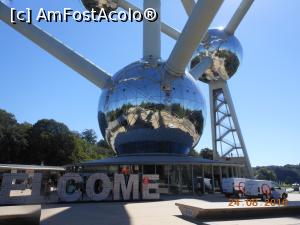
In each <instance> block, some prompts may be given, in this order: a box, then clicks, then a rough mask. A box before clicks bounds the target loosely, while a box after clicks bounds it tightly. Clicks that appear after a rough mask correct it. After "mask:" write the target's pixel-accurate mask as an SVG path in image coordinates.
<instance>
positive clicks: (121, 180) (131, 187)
mask: <svg viewBox="0 0 300 225" xmlns="http://www.w3.org/2000/svg"><path fill="white" fill-rule="evenodd" d="M120 187H121V191H122V196H123V200H129V199H130V194H131V192H132V199H133V200H138V199H139V175H138V174H130V176H129V179H128V182H127V185H126V182H125V176H124V174H119V173H116V174H115V175H114V194H113V196H114V200H120Z"/></svg>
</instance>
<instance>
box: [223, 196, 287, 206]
mask: <svg viewBox="0 0 300 225" xmlns="http://www.w3.org/2000/svg"><path fill="white" fill-rule="evenodd" d="M288 204H289V203H288V200H287V199H267V200H266V201H259V200H258V199H255V198H251V199H245V200H241V199H235V198H229V199H228V207H243V206H245V207H274V206H288Z"/></svg>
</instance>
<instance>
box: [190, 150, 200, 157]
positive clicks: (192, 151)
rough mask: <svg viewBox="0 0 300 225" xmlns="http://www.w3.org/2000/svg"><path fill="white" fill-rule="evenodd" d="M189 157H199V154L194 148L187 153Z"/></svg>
mask: <svg viewBox="0 0 300 225" xmlns="http://www.w3.org/2000/svg"><path fill="white" fill-rule="evenodd" d="M189 156H194V157H197V156H199V153H198V152H197V151H196V150H195V149H194V148H192V149H191V151H190V152H189Z"/></svg>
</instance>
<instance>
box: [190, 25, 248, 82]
mask: <svg viewBox="0 0 300 225" xmlns="http://www.w3.org/2000/svg"><path fill="white" fill-rule="evenodd" d="M242 53H243V51H242V46H241V44H240V42H239V40H238V39H237V38H236V37H235V36H234V35H228V34H227V33H226V32H225V31H224V30H221V29H210V30H208V33H207V38H206V39H205V40H204V41H203V42H202V43H201V44H200V45H199V46H198V48H197V50H196V51H195V52H194V55H193V57H192V60H191V62H190V65H189V69H190V70H191V69H192V68H194V67H195V66H196V65H197V64H198V63H199V62H201V60H202V59H203V58H205V57H210V58H211V59H212V61H213V63H212V66H211V67H210V68H209V69H207V70H206V71H205V73H204V74H203V75H202V77H201V78H200V80H201V81H204V82H209V81H210V80H218V79H223V80H228V79H230V78H231V77H232V76H233V75H234V74H235V73H236V71H237V69H238V67H239V65H240V64H241V61H242Z"/></svg>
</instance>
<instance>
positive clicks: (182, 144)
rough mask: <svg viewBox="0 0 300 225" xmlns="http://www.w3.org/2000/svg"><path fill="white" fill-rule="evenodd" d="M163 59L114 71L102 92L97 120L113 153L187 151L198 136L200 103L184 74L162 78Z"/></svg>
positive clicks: (201, 123) (202, 107) (202, 113)
mask: <svg viewBox="0 0 300 225" xmlns="http://www.w3.org/2000/svg"><path fill="white" fill-rule="evenodd" d="M163 65H164V64H163V63H158V65H149V64H147V63H145V62H135V63H132V64H130V65H129V66H127V67H125V68H124V69H122V70H120V71H119V72H118V73H117V74H115V75H114V77H113V79H114V83H115V86H114V88H113V89H111V90H103V92H102V95H101V98H100V103H99V114H98V116H99V124H100V129H101V132H102V135H103V137H105V138H106V140H107V141H108V143H109V144H110V145H111V146H112V148H113V149H114V150H115V151H116V152H117V153H118V154H137V153H141V154H142V153H175V154H187V153H188V152H189V150H190V149H191V148H192V147H193V146H195V145H196V144H197V143H198V142H199V140H200V137H201V135H202V131H203V126H204V119H205V103H204V99H203V96H202V94H201V92H200V89H199V87H198V86H197V83H196V81H195V80H194V79H193V77H191V76H190V75H189V74H187V75H185V76H183V77H178V78H174V77H173V78H172V79H170V80H168V83H169V87H168V88H166V87H165V85H164V82H163V81H164V79H163V78H164V77H165V76H166V74H167V72H166V71H165V70H164V68H163Z"/></svg>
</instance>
